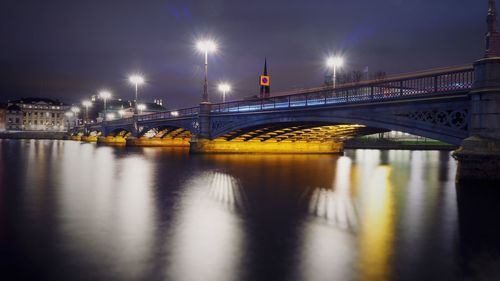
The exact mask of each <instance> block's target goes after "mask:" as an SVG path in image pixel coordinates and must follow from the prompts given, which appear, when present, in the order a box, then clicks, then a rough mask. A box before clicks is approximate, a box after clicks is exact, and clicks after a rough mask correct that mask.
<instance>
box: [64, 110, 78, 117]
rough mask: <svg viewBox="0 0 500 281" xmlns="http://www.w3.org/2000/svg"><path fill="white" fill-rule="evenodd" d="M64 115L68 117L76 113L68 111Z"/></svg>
mask: <svg viewBox="0 0 500 281" xmlns="http://www.w3.org/2000/svg"><path fill="white" fill-rule="evenodd" d="M64 115H66V117H73V116H74V115H75V114H74V113H73V112H70V111H67V112H66V113H64Z"/></svg>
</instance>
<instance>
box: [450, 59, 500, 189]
mask: <svg viewBox="0 0 500 281" xmlns="http://www.w3.org/2000/svg"><path fill="white" fill-rule="evenodd" d="M474 75H475V76H474V79H475V81H474V87H473V90H472V91H471V92H470V100H471V108H470V119H469V132H470V137H469V138H467V139H465V140H464V141H463V142H462V145H461V147H460V148H459V149H458V150H457V151H455V152H454V153H453V157H455V159H457V160H458V161H459V164H458V171H457V181H470V180H471V181H484V182H500V57H493V58H485V59H482V60H479V61H477V62H476V63H475V64H474Z"/></svg>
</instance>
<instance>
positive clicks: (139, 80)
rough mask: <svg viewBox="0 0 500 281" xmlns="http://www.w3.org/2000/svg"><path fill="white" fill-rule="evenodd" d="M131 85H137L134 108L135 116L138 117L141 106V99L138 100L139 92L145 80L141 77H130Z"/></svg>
mask: <svg viewBox="0 0 500 281" xmlns="http://www.w3.org/2000/svg"><path fill="white" fill-rule="evenodd" d="M129 81H130V83H132V84H134V85H135V107H134V114H135V115H137V113H138V108H137V107H138V105H139V98H138V91H139V84H142V83H144V78H143V77H142V76H140V75H132V76H130V77H129Z"/></svg>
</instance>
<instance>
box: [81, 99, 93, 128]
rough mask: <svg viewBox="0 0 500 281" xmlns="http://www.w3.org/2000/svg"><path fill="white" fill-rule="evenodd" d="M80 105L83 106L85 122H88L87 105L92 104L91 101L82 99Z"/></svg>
mask: <svg viewBox="0 0 500 281" xmlns="http://www.w3.org/2000/svg"><path fill="white" fill-rule="evenodd" d="M82 105H83V106H84V107H85V122H84V123H88V122H89V107H90V106H92V103H91V102H90V101H89V100H84V101H83V102H82Z"/></svg>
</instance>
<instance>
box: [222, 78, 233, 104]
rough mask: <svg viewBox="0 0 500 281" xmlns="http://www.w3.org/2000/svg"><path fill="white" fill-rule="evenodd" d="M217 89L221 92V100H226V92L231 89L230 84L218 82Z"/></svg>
mask: <svg viewBox="0 0 500 281" xmlns="http://www.w3.org/2000/svg"><path fill="white" fill-rule="evenodd" d="M219 91H221V92H222V102H223V103H224V102H226V93H227V92H230V91H231V86H230V85H229V84H227V83H222V84H219Z"/></svg>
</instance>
